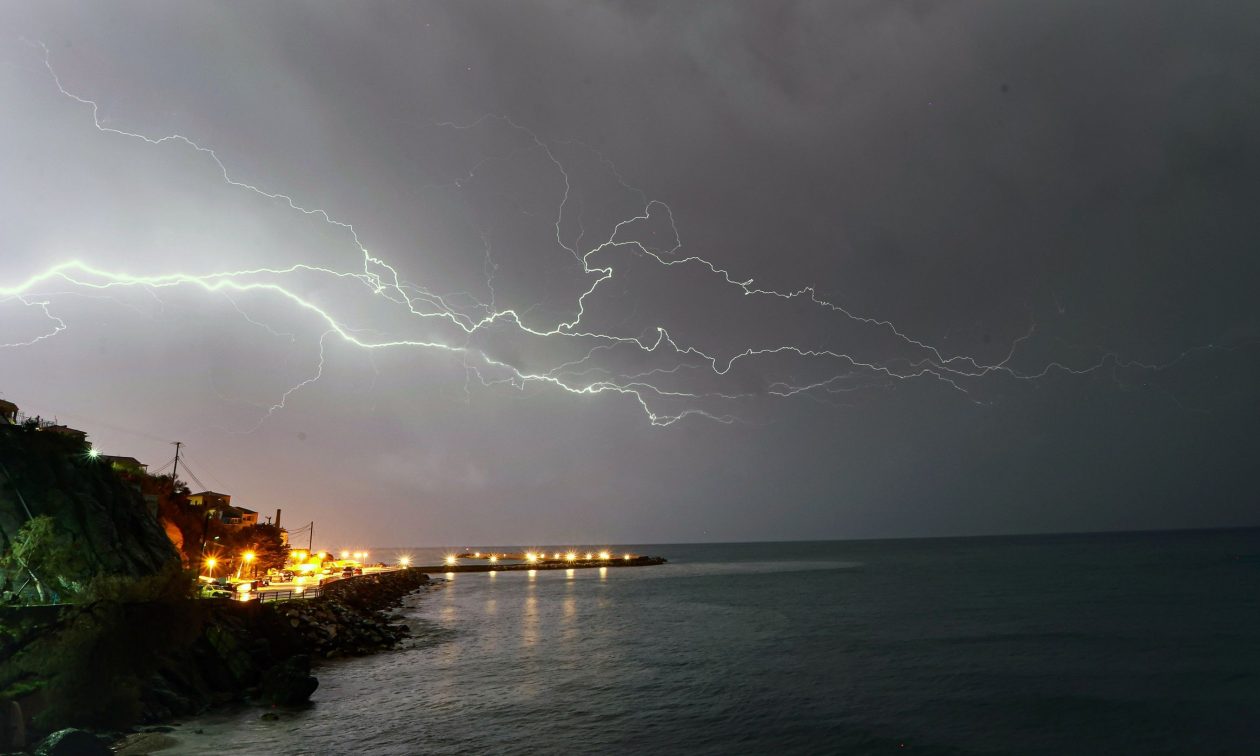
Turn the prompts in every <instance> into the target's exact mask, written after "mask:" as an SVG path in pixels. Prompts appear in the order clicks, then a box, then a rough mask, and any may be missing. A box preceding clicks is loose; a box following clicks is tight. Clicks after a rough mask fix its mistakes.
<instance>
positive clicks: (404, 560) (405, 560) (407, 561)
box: [398, 556, 411, 567]
mask: <svg viewBox="0 0 1260 756" xmlns="http://www.w3.org/2000/svg"><path fill="white" fill-rule="evenodd" d="M398 563H399V564H401V565H402V566H403V567H406V566H408V565H410V564H411V557H409V556H400V557H398Z"/></svg>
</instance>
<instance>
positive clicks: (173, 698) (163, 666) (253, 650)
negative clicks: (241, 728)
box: [0, 570, 430, 754]
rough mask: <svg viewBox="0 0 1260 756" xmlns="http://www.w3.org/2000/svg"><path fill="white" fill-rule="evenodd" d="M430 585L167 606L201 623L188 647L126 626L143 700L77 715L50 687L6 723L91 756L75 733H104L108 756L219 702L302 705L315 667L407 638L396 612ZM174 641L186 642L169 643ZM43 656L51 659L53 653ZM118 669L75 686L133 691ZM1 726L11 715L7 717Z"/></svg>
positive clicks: (399, 575) (178, 616) (340, 584)
mask: <svg viewBox="0 0 1260 756" xmlns="http://www.w3.org/2000/svg"><path fill="white" fill-rule="evenodd" d="M429 582H430V581H429V577H428V575H426V574H424V573H422V572H419V571H415V570H400V571H396V572H387V573H380V574H374V575H364V576H361V577H356V578H352V579H348V580H341V581H336V582H334V583H331V584H329V585H328V586H326V587H325V588H324V590H323V593H322V595H320V596H319V597H316V598H312V599H305V600H296V601H287V602H280V603H267V604H259V603H258V602H238V601H228V600H196V601H189V602H186V603H187V605H185V606H177V607H167V608H166V609H167V610H168V611H167V616H166V617H165V619H164V621H167V622H182V623H190V624H191V625H193V627H191V628H185V629H186V630H189V631H190V632H188V633H186V634H183V642H180V640H179V638H180V635H181V634H179V633H176V634H174V635H172V634H171V633H169V632H168V631H169V628H167V629H166V631H162V630H158V629H155V628H154V627H151V626H150V627H145V626H135V627H132V628H129V629H126V628H124V629H125V630H128V631H129V637H130V639H131V643H130V645H129V650H128V651H127V653H128V654H129V655H132V656H133V657H134V658H132V659H129V660H124V661H123V663H124V664H126V663H133V664H134V669H140V670H145V673H144V676H143V677H142V678H140V679H137V680H135V681H134V682H132V683H131V684H130V687H133V688H134V691H133V692H134V697H132V698H128V697H127V696H125V695H119V696H118V701H119V703H116V704H110V705H109V706H107V707H97V708H96V709H94V710H92V711H87V710H81V709H79V708H76V707H71V708H70V709H67V708H65V707H64V706H62V707H58V706H55V705H53V704H54V703H57V702H54V701H53V700H50V698H51V697H53V696H64V695H66V693H65V687H64V684H62V685H60V686H59V685H58V684H57V681H55V680H49V681H48V684H47V685H44V686H42V687H40V688H39V689H38V690H37V691H36V692H34V693H33V694H32V695H30V696H27V697H26V698H25V700H23V701H22V702H21V704H20V706H19V707H18V709H19V713H18V714H16V715H15V714H12V713H10V714H8V715H7V718H9V719H11V718H13V717H14V716H20V717H21V718H22V722H7V721H5V722H0V730H4V731H5V732H7V733H12V732H16V731H21V730H25V731H26V732H32V731H38V730H40V729H42V730H43V731H44V732H47V731H48V730H49V729H53V728H60V729H58V731H57V732H54V733H52V734H51V735H49V736H48V737H47V738H45V739H44V740H43V741H42V742H41V743H40V745H39V746H36V747H35V753H40V754H59V753H91V751H89V750H84V748H85V745H84V744H85V743H88V742H90V741H88V740H85V739H84V738H83V737H82V735H79V734H75V733H76V732H79V731H80V730H77V729H76V730H71V731H69V732H67V729H66V728H67V727H69V728H82V729H86V730H90V731H92V732H95V733H98V734H99V735H98V737H97V738H96V739H95V740H96V742H99V743H100V744H101V745H102V749H101V750H100V751H99V752H100V753H108V752H109V751H108V749H107V747H106V746H105V743H114V744H117V743H119V742H124V743H125V742H126V739H127V738H129V737H130V738H133V739H134V737H136V736H137V735H138V734H141V730H146V731H147V734H151V733H152V732H153V731H154V730H155V729H157V730H160V729H161V728H160V727H155V726H157V725H161V723H163V722H165V721H167V720H170V719H173V718H177V717H184V716H191V715H194V714H198V713H201V712H204V711H205V710H207V709H209V708H211V707H213V706H217V705H223V704H228V703H232V702H246V701H248V702H253V703H256V704H258V705H261V706H264V707H285V706H299V705H302V704H304V703H305V702H306V701H307V700H308V699H309V697H310V695H311V694H312V693H313V692H314V691H315V689H316V687H317V686H318V685H319V683H318V680H317V679H316V678H315V677H314V676H313V675H312V674H311V669H312V664H313V662H318V661H319V660H323V659H335V658H339V657H347V656H361V655H365V654H371V653H376V652H379V651H382V650H387V649H391V648H394V647H395V646H397V644H398V643H399V642H400V641H401V640H403V639H405V638H406V637H407V636H408V634H409V630H408V628H407V627H406V625H404V624H402V623H401V622H399V621H398V620H399V619H400V617H399V616H398V615H396V614H393V613H392V612H391V611H390V610H391V609H393V608H394V607H396V606H398V605H399V604H400V603H401V602H402V600H403V598H404V597H405V596H407V595H408V594H410V593H412V592H414V591H416V590H418V589H420V588H422V587H424V586H425V585H427V584H428V583H429ZM133 609H134V608H133ZM73 611H82V610H73ZM149 614H150V615H152V611H150V612H149ZM118 617H120V618H122V621H126V620H127V619H132V620H134V619H136V617H135V613H134V612H123V613H122V614H120V615H118ZM148 619H151V620H152V619H155V617H153V616H149V617H148ZM73 620H74V618H72V617H63V618H61V619H59V620H58V622H57V623H56V626H52V627H51V628H50V629H51V631H52V632H53V633H54V634H55V633H56V632H57V626H61V627H62V628H63V629H64V630H65V632H66V634H67V640H68V642H69V639H70V638H72V637H73V636H74V634H75V629H74V628H73V626H74V622H73ZM103 632H106V633H108V632H109V630H108V629H107V630H105V631H103ZM171 638H175V639H176V641H175V642H173V643H172V642H169V639H171ZM104 640H105V646H106V647H109V646H111V645H113V644H112V643H111V642H110V639H109V638H105V639H104ZM41 642H42V643H44V644H50V643H51V646H52V647H53V648H55V647H56V643H55V638H52V639H50V638H48V637H44V638H42V639H41ZM35 650H36V651H37V652H38V653H47V651H48V650H49V649H48V647H47V646H46V647H45V648H42V649H35ZM111 651H114V652H116V651H117V649H116V648H113V649H111ZM113 666H116V665H109V664H106V665H102V666H101V668H100V670H99V672H98V673H97V674H94V675H87V676H83V677H82V678H80V679H76V680H74V681H73V684H74V685H75V686H80V687H82V686H92V687H97V688H98V689H99V690H104V691H106V692H107V693H123V692H125V691H116V690H112V689H111V688H112V687H128V686H129V683H128V681H126V680H118V679H116V678H115V676H112V675H110V674H109V673H110V669H111V667H113ZM98 677H99V678H101V679H96V678H98ZM78 692H80V693H86V692H87V691H78ZM61 703H64V702H61ZM0 719H6V715H5V714H4V713H0ZM41 725H42V726H41ZM58 744H62V745H58ZM23 745H26V746H27V747H30V745H29V744H26V743H16V742H13V741H10V742H9V743H3V744H0V752H5V750H6V747H8V748H12V747H14V746H16V747H19V748H20V747H22V746H23ZM68 748H69V749H72V750H67V749H68Z"/></svg>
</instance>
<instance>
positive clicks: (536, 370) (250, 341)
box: [0, 2, 1260, 548]
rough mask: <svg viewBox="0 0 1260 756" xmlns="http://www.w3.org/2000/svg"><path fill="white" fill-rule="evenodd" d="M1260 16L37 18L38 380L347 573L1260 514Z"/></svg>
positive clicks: (930, 13)
mask: <svg viewBox="0 0 1260 756" xmlns="http://www.w3.org/2000/svg"><path fill="white" fill-rule="evenodd" d="M1257 24H1260V7H1257V6H1256V4H1255V3H1248V2H1238V3H1216V4H1213V5H1212V6H1211V7H1210V8H1203V7H1191V6H1189V5H1187V4H1185V3H1149V2H1112V3H1107V4H1105V5H1104V6H1099V5H1098V4H1097V3H1088V2H1066V3H1048V2H1043V3H1014V2H1012V3H981V2H974V3H948V4H944V3H942V4H931V3H920V2H851V3H774V4H770V3H751V2H748V3H735V4H705V5H701V4H693V3H675V2H660V3H649V2H635V3H589V2H529V3H515V4H505V3H499V2H458V3H456V2H449V3H439V2H414V3H402V2H398V3H382V2H368V3H354V4H342V5H340V6H333V5H332V4H330V3H307V2H271V3H266V4H261V7H260V4H254V3H245V2H237V3H223V2H221V3H184V4H182V6H177V5H175V4H162V5H161V6H159V5H156V4H154V3H151V2H133V3H113V4H110V6H109V7H104V6H102V5H100V4H94V3H86V2H84V3H40V4H26V5H25V6H23V5H19V4H18V3H13V2H3V3H0V29H2V30H3V31H4V34H3V35H2V36H3V39H0V103H2V106H3V109H2V111H0V112H2V113H3V119H2V120H0V176H2V177H3V178H2V179H0V344H5V345H7V346H5V347H4V348H2V349H0V395H2V396H3V397H4V398H6V399H9V400H11V401H14V402H16V403H17V404H19V405H20V406H21V407H22V409H23V410H24V411H27V412H30V413H31V414H40V415H43V416H56V417H58V418H59V419H60V420H61V421H63V422H65V423H67V424H70V425H73V426H76V427H79V428H82V429H84V430H86V431H88V432H89V433H90V434H91V438H92V439H93V441H94V442H95V443H96V445H97V446H98V447H99V448H101V449H102V450H103V451H105V452H106V453H110V454H123V455H133V456H136V457H138V458H140V459H142V460H143V461H145V462H148V463H149V464H151V465H152V466H153V467H155V468H156V467H158V466H160V465H161V464H162V463H163V462H164V461H166V460H168V459H170V458H171V456H172V455H173V448H172V447H171V446H170V444H169V442H170V441H175V440H180V441H183V442H185V443H186V444H187V447H186V448H187V450H188V461H189V463H190V465H191V471H192V472H193V473H194V474H195V475H196V476H197V478H198V480H199V481H200V482H201V483H203V484H204V485H205V486H207V487H209V488H212V489H214V490H220V491H226V492H228V493H231V494H232V495H233V497H234V503H236V504H239V505H242V506H246V507H250V508H252V509H256V510H259V511H260V512H262V513H264V514H270V513H272V512H273V511H274V510H275V509H276V508H277V507H282V508H283V509H284V512H285V515H284V519H285V524H286V525H289V526H290V527H296V526H299V525H301V524H304V523H305V522H307V521H309V520H311V519H314V520H316V521H317V523H318V524H317V526H316V528H317V529H316V540H317V541H320V540H321V538H320V536H321V534H322V533H328V534H331V533H337V534H338V535H337V536H336V538H338V539H339V540H340V541H343V543H325V544H324V545H325V546H326V547H333V548H336V547H340V546H351V545H360V544H361V545H365V546H366V545H374V546H387V545H423V544H434V545H438V544H450V545H461V544H504V545H512V544H523V545H528V544H551V543H566V542H572V543H587V544H593V543H619V542H621V543H624V542H638V543H643V542H661V541H696V540H705V541H709V540H777V539H815V538H848V537H887V536H919V535H954V534H973V533H974V534H979V533H1011V532H1035V531H1065V530H1094V529H1139V528H1168V527H1199V526H1223V525H1256V524H1260V515H1258V514H1257V511H1260V510H1258V509H1257V503H1258V502H1257V493H1256V491H1257V483H1256V477H1255V474H1254V471H1253V468H1254V464H1255V459H1256V452H1257V445H1256V443H1255V432H1254V431H1255V427H1256V422H1255V421H1256V419H1257V418H1258V417H1260V404H1258V402H1257V396H1258V394H1257V391H1256V383H1257V379H1258V378H1260V312H1258V311H1257V306H1256V301H1255V292H1256V291H1257V290H1258V288H1260V255H1257V240H1258V239H1260V211H1257V207H1258V201H1260V78H1257V77H1256V75H1255V73H1256V71H1260V47H1257V46H1256V45H1255V44H1254V31H1253V30H1254V29H1255V28H1256V25H1257ZM41 45H43V46H46V51H47V56H48V57H47V63H48V64H49V65H50V66H51V69H50V68H49V67H46V65H45V62H46V61H45V48H43V47H41ZM53 72H55V75H56V76H57V77H59V78H60V88H59V86H58V83H57V80H56V79H55V78H54V75H53ZM62 90H64V91H62ZM72 95H73V96H72ZM76 97H77V98H80V99H76ZM88 101H93V102H95V103H96V104H97V107H98V112H97V114H96V117H97V118H98V119H99V122H97V123H94V121H93V108H92V106H91V104H90V103H89V102H88ZM118 132H124V133H118ZM176 134H177V135H181V136H182V137H184V138H185V139H186V140H187V141H185V140H180V139H168V140H165V141H160V140H161V139H162V137H166V136H169V135H176ZM140 136H143V137H145V138H144V139H142V138H140ZM190 142H191V143H195V144H196V145H199V146H200V147H201V148H202V149H201V150H198V149H196V148H195V147H194V146H193V144H190ZM210 150H213V153H211V152H210ZM216 160H217V161H218V162H216ZM268 195H270V196H268ZM281 195H282V196H281ZM364 250H366V253H367V255H369V257H365V252H364ZM74 261H77V262H78V263H79V264H78V265H73V266H69V267H63V268H60V270H61V274H59V275H41V274H45V273H47V272H48V271H50V270H51V269H53V268H54V266H57V265H59V264H69V263H72V262H74ZM295 266H299V267H295ZM263 268H266V269H269V270H270V271H272V272H258V270H259V269H263ZM249 271H253V272H249ZM225 273H226V274H230V275H223V274H225ZM395 275H396V278H395ZM162 276H176V278H158V277H162ZM139 277H148V278H149V282H148V285H142V284H141V283H140V282H137V280H136V279H137V278H139ZM157 284H161V285H157ZM806 287H813V288H806ZM63 325H64V328H62V327H61V326H63ZM58 329H60V330H58ZM45 335H48V337H47V338H40V337H42V336H45ZM32 342H33V343H32ZM321 345H322V354H323V361H322V371H320V369H319V368H320V365H321ZM317 373H318V379H317V380H312V379H314V378H315V377H316V375H317ZM193 487H194V488H198V486H197V485H196V484H193ZM329 537H333V536H329Z"/></svg>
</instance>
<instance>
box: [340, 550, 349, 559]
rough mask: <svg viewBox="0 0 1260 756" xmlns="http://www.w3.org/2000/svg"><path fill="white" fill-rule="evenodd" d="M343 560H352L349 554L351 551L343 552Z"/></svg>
mask: <svg viewBox="0 0 1260 756" xmlns="http://www.w3.org/2000/svg"><path fill="white" fill-rule="evenodd" d="M341 558H342V559H349V558H350V552H349V551H343V552H341Z"/></svg>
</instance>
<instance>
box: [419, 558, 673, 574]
mask: <svg viewBox="0 0 1260 756" xmlns="http://www.w3.org/2000/svg"><path fill="white" fill-rule="evenodd" d="M667 561H669V560H667V559H665V558H664V557H654V556H638V557H634V558H632V559H605V560H597V559H589V560H587V559H583V560H578V561H573V562H565V561H557V560H552V559H549V560H547V561H545V562H538V563H536V564H531V563H521V564H502V563H488V564H446V565H429V566H423V567H413V568H412V569H414V570H419V571H420V572H425V573H429V574H432V575H440V574H444V573H448V572H528V571H530V570H590V569H595V568H596V567H652V566H655V565H661V564H665V563H666V562H667Z"/></svg>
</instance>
